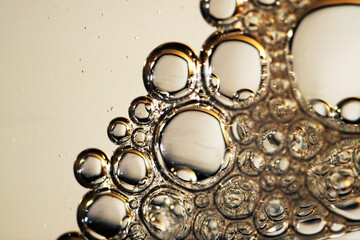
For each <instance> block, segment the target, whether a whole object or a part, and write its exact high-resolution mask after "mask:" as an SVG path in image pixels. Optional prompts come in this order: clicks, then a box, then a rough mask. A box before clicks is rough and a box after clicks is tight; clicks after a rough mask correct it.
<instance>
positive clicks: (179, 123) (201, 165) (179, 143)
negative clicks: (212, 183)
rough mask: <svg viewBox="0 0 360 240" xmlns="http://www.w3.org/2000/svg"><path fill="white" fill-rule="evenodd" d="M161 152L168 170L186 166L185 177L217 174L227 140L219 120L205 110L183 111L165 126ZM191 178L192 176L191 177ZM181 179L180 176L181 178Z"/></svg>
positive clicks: (202, 176)
mask: <svg viewBox="0 0 360 240" xmlns="http://www.w3.org/2000/svg"><path fill="white" fill-rule="evenodd" d="M160 144H161V145H160V152H161V155H162V157H163V159H164V162H165V164H166V165H167V168H168V169H170V170H171V169H174V171H175V172H177V171H179V169H182V170H184V169H186V171H185V172H184V171H183V172H182V173H183V174H180V175H179V174H177V176H178V177H179V176H185V175H184V174H186V175H187V176H186V177H185V180H186V181H188V180H195V177H194V176H193V175H194V174H193V173H195V175H196V179H197V180H202V179H206V178H209V177H211V176H213V175H215V174H216V173H217V172H218V170H219V169H220V167H221V165H222V162H223V159H224V156H225V141H224V136H223V133H222V129H221V125H220V122H219V120H218V119H217V118H216V117H214V116H212V115H211V114H209V113H206V112H202V111H184V112H181V113H179V114H177V115H175V116H174V117H173V118H172V119H171V120H170V121H169V122H168V123H167V124H166V125H165V127H164V128H163V131H162V135H161V139H160ZM189 177H190V178H189ZM180 178H181V177H180Z"/></svg>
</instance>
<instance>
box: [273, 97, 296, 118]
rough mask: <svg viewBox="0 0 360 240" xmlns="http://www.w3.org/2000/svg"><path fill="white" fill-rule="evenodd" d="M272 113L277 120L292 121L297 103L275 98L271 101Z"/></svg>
mask: <svg viewBox="0 0 360 240" xmlns="http://www.w3.org/2000/svg"><path fill="white" fill-rule="evenodd" d="M269 107H270V113H271V115H272V116H273V117H274V118H275V120H278V121H281V122H286V121H289V120H291V119H292V118H293V117H294V115H295V111H296V105H295V103H294V102H293V101H292V100H290V99H288V98H283V97H275V98H273V99H271V100H270V104H269Z"/></svg>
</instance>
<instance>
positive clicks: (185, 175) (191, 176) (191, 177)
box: [173, 167, 197, 182]
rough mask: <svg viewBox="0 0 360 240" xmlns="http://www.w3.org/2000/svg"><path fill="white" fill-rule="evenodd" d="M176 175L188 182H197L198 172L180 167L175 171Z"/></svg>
mask: <svg viewBox="0 0 360 240" xmlns="http://www.w3.org/2000/svg"><path fill="white" fill-rule="evenodd" d="M173 173H174V175H175V176H177V177H178V178H180V179H182V180H184V181H186V182H196V181H197V176H196V173H195V172H194V171H193V170H191V169H190V168H186V167H178V168H176V169H174V171H173Z"/></svg>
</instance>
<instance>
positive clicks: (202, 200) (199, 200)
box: [194, 193, 210, 208]
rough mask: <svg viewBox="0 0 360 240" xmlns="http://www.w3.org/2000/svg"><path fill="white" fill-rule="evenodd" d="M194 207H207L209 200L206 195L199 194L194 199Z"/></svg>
mask: <svg viewBox="0 0 360 240" xmlns="http://www.w3.org/2000/svg"><path fill="white" fill-rule="evenodd" d="M194 201H195V205H196V206H197V207H199V208H204V207H206V206H208V205H209V203H210V200H209V197H208V195H207V194H205V193H201V194H199V195H197V196H196V197H195V200H194Z"/></svg>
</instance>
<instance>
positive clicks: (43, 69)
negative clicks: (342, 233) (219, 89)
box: [0, 0, 355, 239]
mask: <svg viewBox="0 0 360 240" xmlns="http://www.w3.org/2000/svg"><path fill="white" fill-rule="evenodd" d="M212 31H213V29H212V28H211V27H209V26H208V25H207V24H206V23H205V21H203V20H202V17H201V15H200V11H199V1H197V0H186V1H185V0H171V1H170V0H161V1H160V0H152V1H148V0H147V1H145V0H128V1H125V0H107V1H90V0H89V1H85V0H76V1H75V0H47V1H45V0H0V124H1V130H0V133H1V134H0V152H1V153H2V157H1V167H0V193H1V200H0V203H1V205H0V206H1V220H0V221H1V224H0V239H55V238H56V237H58V236H59V235H61V234H62V233H64V232H67V231H70V230H77V229H78V228H77V224H76V208H77V204H78V202H79V200H80V199H81V197H82V196H83V195H84V193H85V192H86V191H87V190H86V189H84V188H82V187H81V186H80V185H79V184H78V183H77V182H76V180H75V178H74V176H73V170H72V167H73V162H74V160H75V158H76V156H77V154H78V153H79V152H80V151H82V150H83V149H85V148H88V147H96V148H100V149H103V150H104V151H105V152H106V153H108V154H109V155H111V153H112V151H113V150H114V149H115V145H113V144H112V143H111V142H110V140H108V138H107V134H106V128H107V125H108V123H109V121H110V120H112V119H113V118H115V117H117V116H127V110H128V106H129V104H130V102H131V101H132V100H133V99H134V98H135V97H137V96H141V95H145V94H146V92H145V88H144V87H143V84H142V66H143V62H144V60H145V58H146V56H147V55H148V53H150V51H151V50H152V49H154V48H155V47H156V46H158V45H159V44H161V43H164V42H168V41H179V42H183V43H185V44H188V45H190V46H191V47H193V48H194V50H195V51H196V52H199V49H200V47H201V45H202V43H203V42H204V41H205V39H206V38H207V37H208V35H210V33H211V32H212ZM354 239H355V238H354Z"/></svg>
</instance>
